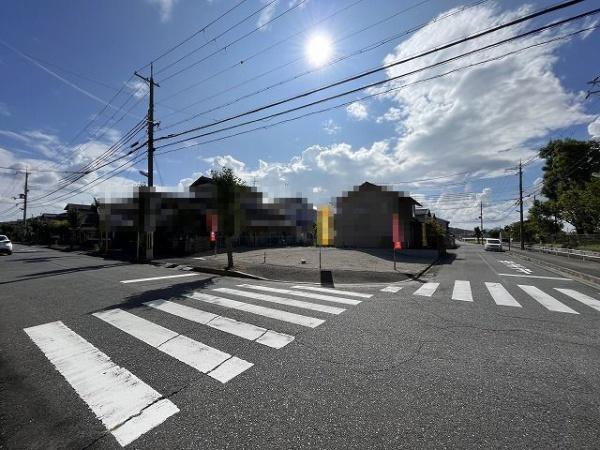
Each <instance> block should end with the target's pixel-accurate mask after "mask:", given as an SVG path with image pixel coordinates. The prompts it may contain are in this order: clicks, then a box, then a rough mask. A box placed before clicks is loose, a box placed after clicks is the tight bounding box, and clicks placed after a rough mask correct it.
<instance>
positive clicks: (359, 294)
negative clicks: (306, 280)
mask: <svg viewBox="0 0 600 450" xmlns="http://www.w3.org/2000/svg"><path fill="white" fill-rule="evenodd" d="M292 289H305V290H307V291H315V292H326V293H328V294H340V295H349V296H350V297H361V298H371V297H373V294H365V293H363V292H352V291H340V290H339V289H332V288H322V287H316V286H303V285H296V286H292Z"/></svg>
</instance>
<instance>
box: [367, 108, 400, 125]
mask: <svg viewBox="0 0 600 450" xmlns="http://www.w3.org/2000/svg"><path fill="white" fill-rule="evenodd" d="M407 115H408V112H406V111H405V110H403V109H401V108H396V107H395V106H392V107H391V108H390V109H388V110H387V111H386V112H385V114H383V115H382V116H379V117H378V118H377V119H376V120H375V121H376V122H377V123H383V122H398V121H400V120H401V119H403V118H405V117H406V116H407Z"/></svg>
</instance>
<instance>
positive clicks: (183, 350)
mask: <svg viewBox="0 0 600 450" xmlns="http://www.w3.org/2000/svg"><path fill="white" fill-rule="evenodd" d="M93 316H95V317H97V318H99V319H100V320H103V321H105V322H106V323H109V324H111V325H113V326H115V327H117V328H118V329H120V330H122V331H124V332H125V333H127V334H130V335H131V336H133V337H135V338H137V339H139V340H140V341H142V342H145V343H146V344H148V345H151V346H152V347H154V348H156V349H157V350H160V351H161V352H163V353H166V354H167V355H169V356H171V357H173V358H175V359H177V360H179V361H181V362H182V363H185V364H187V365H188V366H190V367H193V368H194V369H196V370H198V371H200V372H202V373H206V374H207V375H208V376H212V377H213V378H215V379H218V380H219V381H221V380H220V379H219V378H217V377H215V376H213V375H211V371H212V370H214V369H216V368H217V367H218V366H220V365H221V364H223V363H224V362H225V361H227V360H229V359H235V360H236V361H237V360H238V359H239V358H236V357H235V356H231V355H230V354H229V353H225V352H223V351H221V350H217V349H216V348H212V347H209V346H208V345H206V344H203V343H202V342H198V341H195V340H193V339H190V338H188V337H186V336H183V335H181V334H179V333H176V332H174V331H172V330H169V329H168V328H165V327H162V326H160V325H157V324H155V323H152V322H150V321H149V320H146V319H142V318H141V317H138V316H136V315H134V314H131V313H128V312H127V311H123V310H122V309H111V310H108V311H103V312H97V313H94V314H93ZM242 361H243V360H242ZM243 363H245V365H244V364H241V363H240V364H238V365H237V366H236V367H245V369H244V370H246V369H248V368H250V367H252V363H248V362H247V361H243ZM239 373H241V372H239ZM239 373H238V374H239ZM219 374H220V372H219ZM236 375H237V374H236ZM229 379H231V378H229ZM226 381H228V380H226ZM226 381H222V382H223V383H225V382H226Z"/></svg>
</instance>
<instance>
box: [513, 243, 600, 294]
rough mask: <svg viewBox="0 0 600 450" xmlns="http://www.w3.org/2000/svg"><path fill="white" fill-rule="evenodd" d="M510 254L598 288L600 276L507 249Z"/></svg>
mask: <svg viewBox="0 0 600 450" xmlns="http://www.w3.org/2000/svg"><path fill="white" fill-rule="evenodd" d="M509 253H510V254H512V255H515V256H516V257H517V258H521V259H524V260H526V261H530V262H532V263H534V264H537V265H538V266H541V267H543V268H545V269H548V270H550V271H551V272H554V273H558V274H560V275H570V276H572V277H573V278H576V279H577V281H580V282H582V283H584V284H587V285H590V286H592V287H594V288H597V289H598V288H600V278H598V277H595V276H593V275H588V274H587V273H583V272H578V271H576V270H573V269H568V268H566V267H562V266H559V265H554V264H551V263H548V262H546V261H542V260H540V259H537V258H532V257H531V256H529V255H523V254H521V253H516V252H514V251H509Z"/></svg>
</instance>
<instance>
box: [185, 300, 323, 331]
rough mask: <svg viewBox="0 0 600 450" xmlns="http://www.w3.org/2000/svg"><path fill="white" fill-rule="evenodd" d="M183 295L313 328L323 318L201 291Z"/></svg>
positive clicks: (321, 321)
mask: <svg viewBox="0 0 600 450" xmlns="http://www.w3.org/2000/svg"><path fill="white" fill-rule="evenodd" d="M185 297H188V298H191V299H194V300H200V301H202V302H206V303H212V304H213V305H218V306H222V307H223V308H230V309H237V310H239V311H246V312H249V313H251V314H256V315H258V316H263V317H269V318H270V319H275V320H281V321H282V322H289V323H293V324H296V325H302V326H304V327H310V328H315V327H318V326H319V325H321V324H322V323H324V322H325V321H324V320H323V319H317V318H315V317H308V316H303V315H301V314H295V313H291V312H287V311H281V310H279V309H273V308H266V307H264V306H259V305H253V304H252V303H244V302H238V301H237V300H230V299H228V298H223V297H217V296H216V295H209V294H203V293H201V292H194V293H192V294H189V295H185Z"/></svg>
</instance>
